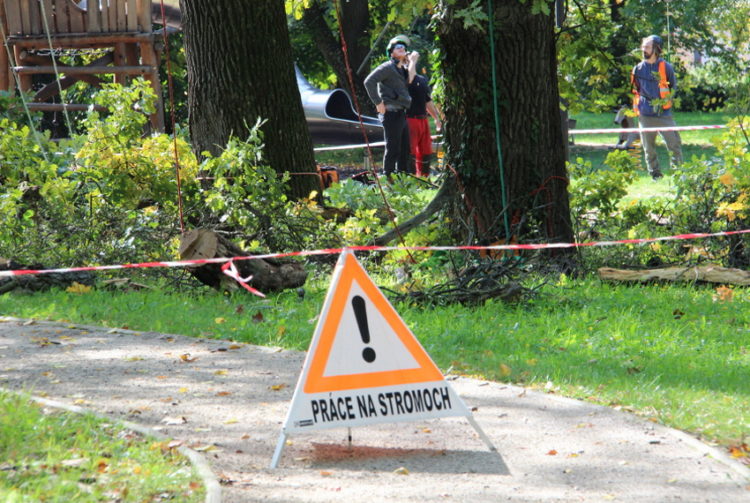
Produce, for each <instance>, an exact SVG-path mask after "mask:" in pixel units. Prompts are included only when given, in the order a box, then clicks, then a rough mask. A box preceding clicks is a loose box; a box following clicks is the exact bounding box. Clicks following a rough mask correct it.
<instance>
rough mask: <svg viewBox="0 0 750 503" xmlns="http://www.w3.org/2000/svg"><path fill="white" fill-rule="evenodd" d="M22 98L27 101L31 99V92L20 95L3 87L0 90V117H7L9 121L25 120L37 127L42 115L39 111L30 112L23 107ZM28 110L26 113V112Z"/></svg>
mask: <svg viewBox="0 0 750 503" xmlns="http://www.w3.org/2000/svg"><path fill="white" fill-rule="evenodd" d="M24 100H25V101H26V103H29V102H31V101H32V100H33V96H32V94H31V93H28V94H26V95H25V96H21V95H20V94H11V93H10V92H8V91H6V90H5V89H2V90H0V119H8V120H9V121H10V122H26V123H29V121H30V124H31V125H33V127H39V121H40V119H41V117H42V114H41V113H40V112H32V111H29V110H26V109H25V108H24ZM27 112H28V113H27Z"/></svg>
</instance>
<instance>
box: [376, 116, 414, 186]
mask: <svg viewBox="0 0 750 503" xmlns="http://www.w3.org/2000/svg"><path fill="white" fill-rule="evenodd" d="M381 121H382V122H383V134H384V135H385V153H384V154H383V172H384V173H385V174H386V175H390V174H392V173H393V172H394V171H395V172H398V173H412V172H413V171H414V168H413V166H412V164H411V162H410V159H409V158H410V155H409V149H410V145H409V125H408V124H407V123H406V112H405V111H403V110H402V111H399V112H391V111H390V110H389V111H387V112H386V113H385V114H384V115H383V116H382V118H381Z"/></svg>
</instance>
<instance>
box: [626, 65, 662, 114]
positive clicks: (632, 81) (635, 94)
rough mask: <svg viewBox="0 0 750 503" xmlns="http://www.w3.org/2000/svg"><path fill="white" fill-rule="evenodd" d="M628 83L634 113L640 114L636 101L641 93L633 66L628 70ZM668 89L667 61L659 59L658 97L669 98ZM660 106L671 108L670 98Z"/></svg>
mask: <svg viewBox="0 0 750 503" xmlns="http://www.w3.org/2000/svg"><path fill="white" fill-rule="evenodd" d="M630 84H631V86H633V110H634V111H635V114H636V115H640V111H639V110H638V103H639V102H640V101H641V95H640V94H639V92H638V85H637V83H636V79H635V68H633V71H631V72H630ZM670 91H671V89H670V87H669V80H668V79H667V63H666V62H665V61H664V60H663V59H662V60H661V61H659V97H660V98H662V99H667V98H669V94H670ZM662 108H664V110H669V109H670V108H672V100H669V101H668V102H666V103H665V104H664V105H662Z"/></svg>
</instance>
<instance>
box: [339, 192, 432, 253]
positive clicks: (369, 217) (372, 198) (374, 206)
mask: <svg viewBox="0 0 750 503" xmlns="http://www.w3.org/2000/svg"><path fill="white" fill-rule="evenodd" d="M383 190H384V191H385V194H386V199H387V200H388V208H390V212H392V214H391V213H389V209H388V208H386V206H385V203H384V201H383V196H382V195H381V193H380V190H379V189H378V187H377V186H376V185H363V184H361V183H359V182H356V181H354V180H351V179H349V180H344V181H343V182H342V183H339V184H335V185H333V186H332V187H330V188H329V189H327V190H326V197H327V198H328V199H329V202H330V204H331V205H332V206H335V207H338V208H349V209H350V210H352V211H353V212H354V216H353V217H350V218H349V219H347V220H346V222H344V223H343V224H342V225H341V227H340V232H341V236H342V238H343V240H344V243H346V244H348V245H366V244H371V243H372V239H373V238H374V237H376V236H378V235H380V234H383V233H385V232H387V231H388V230H390V229H391V228H392V227H393V220H395V221H396V222H398V223H403V222H405V221H406V220H408V219H409V218H411V217H412V216H414V215H416V214H417V213H419V212H420V211H421V210H422V208H424V206H426V205H427V203H429V201H430V199H431V198H432V196H433V195H434V194H435V191H434V190H433V189H427V190H425V189H424V188H423V182H420V181H419V180H417V179H415V178H412V177H400V178H398V179H397V180H396V181H395V182H394V183H393V184H392V185H389V186H388V185H386V186H384V187H383ZM436 230H437V229H436V227H435V226H434V224H433V225H426V226H423V227H421V228H420V229H419V230H418V231H413V232H410V233H409V234H408V235H407V236H406V242H407V243H408V244H415V245H417V244H422V245H424V244H435V243H436V242H439V241H440V240H439V239H438V241H429V240H428V239H431V238H436V237H437V235H436V233H435V231H436ZM437 234H440V233H439V232H438V233H437ZM443 237H444V236H443Z"/></svg>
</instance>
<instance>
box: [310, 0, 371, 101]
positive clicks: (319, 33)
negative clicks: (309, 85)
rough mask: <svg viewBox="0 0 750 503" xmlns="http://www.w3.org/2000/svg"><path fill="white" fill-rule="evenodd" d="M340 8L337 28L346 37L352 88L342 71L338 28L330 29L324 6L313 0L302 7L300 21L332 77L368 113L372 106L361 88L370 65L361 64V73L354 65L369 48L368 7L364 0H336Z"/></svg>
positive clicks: (357, 65) (341, 51)
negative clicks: (339, 20) (305, 6)
mask: <svg viewBox="0 0 750 503" xmlns="http://www.w3.org/2000/svg"><path fill="white" fill-rule="evenodd" d="M336 1H339V0H336ZM340 8H341V18H342V19H341V21H342V26H341V30H342V31H343V33H344V39H345V40H346V46H347V51H348V54H349V65H350V66H351V69H352V80H353V81H354V89H352V88H351V86H350V85H349V77H348V75H347V72H346V63H345V61H344V53H343V50H342V48H341V37H340V36H339V33H338V31H336V32H334V31H332V30H331V27H330V26H329V25H328V22H327V21H326V15H327V11H326V7H325V6H324V4H323V3H322V2H321V1H320V0H316V1H313V2H312V3H311V4H310V6H309V7H308V8H307V9H305V12H304V14H303V16H302V23H303V24H304V26H305V28H306V29H307V30H308V32H309V33H310V36H311V37H312V39H313V41H314V42H315V46H316V47H317V48H318V50H319V51H320V53H321V54H322V55H323V59H324V60H325V62H326V63H328V65H330V67H331V68H332V69H333V72H334V73H335V74H336V80H337V81H338V85H339V87H341V88H344V89H346V90H347V91H349V93H350V94H351V95H352V96H356V98H357V102H358V104H359V106H360V110H361V113H362V114H364V115H372V114H373V113H374V110H375V108H374V107H373V105H372V103H371V102H370V99H369V97H368V96H367V91H366V90H365V85H364V78H365V77H366V76H367V74H368V73H369V69H370V65H369V64H367V65H365V67H364V69H363V70H362V72H361V73H359V74H358V73H357V69H358V68H359V66H360V65H361V64H362V61H363V60H364V59H365V56H367V53H368V52H369V50H370V48H369V44H370V10H369V6H368V4H367V0H350V1H343V2H340Z"/></svg>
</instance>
